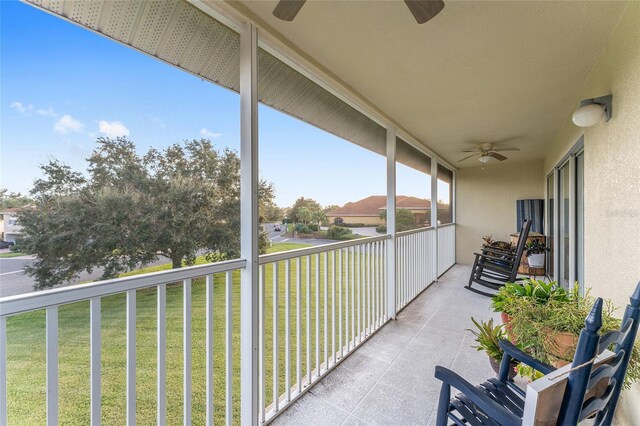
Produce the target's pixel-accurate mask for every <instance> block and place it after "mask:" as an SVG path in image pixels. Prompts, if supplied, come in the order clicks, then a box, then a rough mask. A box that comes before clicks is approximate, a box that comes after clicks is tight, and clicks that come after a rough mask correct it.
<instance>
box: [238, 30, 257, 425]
mask: <svg viewBox="0 0 640 426" xmlns="http://www.w3.org/2000/svg"><path fill="white" fill-rule="evenodd" d="M257 55H258V33H257V30H256V28H255V27H254V26H253V25H252V24H248V25H247V27H246V28H245V29H244V30H243V31H242V32H241V34H240V252H241V256H242V258H243V259H245V260H246V261H247V266H246V268H245V269H243V270H242V273H241V291H240V395H241V397H240V399H241V402H240V421H241V423H242V424H243V425H250V426H255V425H257V424H258V405H259V401H258V377H259V372H258V365H259V364H258V327H259V322H258V319H259V317H258V312H259V311H258V301H259V293H258V290H259V287H258V254H259V252H258V226H259V224H258V79H257V63H258V56H257Z"/></svg>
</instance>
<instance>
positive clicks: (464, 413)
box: [449, 378, 524, 426]
mask: <svg viewBox="0 0 640 426" xmlns="http://www.w3.org/2000/svg"><path fill="white" fill-rule="evenodd" d="M476 389H478V390H479V391H481V392H482V393H484V394H485V395H487V396H489V397H490V398H491V399H493V400H494V401H495V402H497V403H498V404H500V405H501V406H503V407H504V408H506V409H507V410H509V411H510V412H512V413H513V414H514V415H516V416H517V417H519V418H522V416H523V413H524V396H523V395H522V394H519V393H517V392H515V391H514V390H513V389H511V388H510V387H509V386H508V385H505V384H504V383H502V382H501V381H500V380H498V379H496V378H492V379H489V380H487V381H486V382H484V383H482V384H481V385H479V386H476ZM449 419H450V420H452V421H453V422H454V423H455V424H456V425H460V426H468V425H471V426H476V425H477V426H481V425H488V426H499V423H497V422H496V421H494V420H492V419H491V418H490V417H489V416H487V415H486V414H485V413H484V412H483V411H482V410H481V409H480V408H479V407H478V406H477V405H475V404H474V403H473V402H472V401H471V400H470V399H469V398H467V397H466V396H465V395H464V394H458V395H456V396H454V397H453V398H451V401H450V403H449Z"/></svg>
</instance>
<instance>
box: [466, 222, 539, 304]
mask: <svg viewBox="0 0 640 426" xmlns="http://www.w3.org/2000/svg"><path fill="white" fill-rule="evenodd" d="M529 229H531V221H530V220H529V219H525V220H524V221H523V222H522V228H520V237H519V238H518V244H517V245H516V250H515V252H513V251H505V250H499V249H496V248H492V247H484V248H483V249H482V253H474V254H475V255H476V259H475V261H474V262H473V269H472V270H471V276H470V277H469V284H467V285H466V286H465V288H466V289H468V290H471V291H473V292H475V293H478V294H482V295H483V296H493V294H494V293H490V292H486V291H482V290H478V289H476V288H473V287H471V286H472V285H473V284H474V283H475V284H479V285H481V286H483V287H487V288H490V289H493V290H499V289H500V288H501V287H502V286H504V285H505V284H506V283H510V282H511V283H512V282H515V281H516V280H517V277H518V268H519V267H520V259H522V253H523V252H524V249H525V246H526V244H527V238H528V237H529Z"/></svg>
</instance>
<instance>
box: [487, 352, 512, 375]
mask: <svg viewBox="0 0 640 426" xmlns="http://www.w3.org/2000/svg"><path fill="white" fill-rule="evenodd" d="M489 364H491V368H493V371H494V372H495V373H496V376H497V375H498V374H500V361H496V360H495V359H493V358H491V357H489ZM517 366H518V363H517V362H515V361H511V366H510V368H509V380H513V378H514V377H516V374H517V371H516V367H517Z"/></svg>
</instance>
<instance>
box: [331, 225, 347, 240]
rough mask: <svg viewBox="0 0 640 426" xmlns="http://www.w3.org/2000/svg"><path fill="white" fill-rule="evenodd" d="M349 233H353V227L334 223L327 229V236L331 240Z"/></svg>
mask: <svg viewBox="0 0 640 426" xmlns="http://www.w3.org/2000/svg"><path fill="white" fill-rule="evenodd" d="M349 234H352V231H351V229H349V228H345V227H343V226H335V225H334V226H331V227H330V228H329V229H328V230H327V238H329V239H331V240H339V239H340V238H341V237H344V236H345V235H349Z"/></svg>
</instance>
